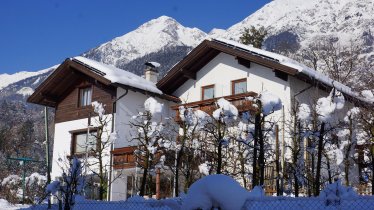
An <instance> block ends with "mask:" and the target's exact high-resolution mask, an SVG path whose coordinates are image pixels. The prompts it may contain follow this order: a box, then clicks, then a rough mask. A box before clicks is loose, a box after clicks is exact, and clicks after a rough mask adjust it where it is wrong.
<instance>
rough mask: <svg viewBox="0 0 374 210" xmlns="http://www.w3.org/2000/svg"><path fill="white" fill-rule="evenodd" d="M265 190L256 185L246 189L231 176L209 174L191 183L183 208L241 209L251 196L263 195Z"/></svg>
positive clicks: (185, 209) (184, 209) (192, 209)
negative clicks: (251, 189) (249, 189)
mask: <svg viewBox="0 0 374 210" xmlns="http://www.w3.org/2000/svg"><path fill="white" fill-rule="evenodd" d="M262 196H264V191H263V189H262V188H261V187H255V188H254V190H253V191H252V192H249V191H247V190H246V189H244V188H243V187H242V186H240V184H239V183H238V182H237V181H235V180H234V179H233V178H231V177H229V176H225V175H222V174H216V175H209V176H206V177H204V178H202V179H199V180H198V181H196V182H195V183H194V184H192V185H191V187H190V189H189V190H188V193H187V195H186V197H185V198H184V200H183V206H182V209H183V210H195V209H211V208H212V207H215V208H220V209H222V210H240V209H242V207H243V205H244V203H245V201H246V200H247V199H248V198H251V197H262Z"/></svg>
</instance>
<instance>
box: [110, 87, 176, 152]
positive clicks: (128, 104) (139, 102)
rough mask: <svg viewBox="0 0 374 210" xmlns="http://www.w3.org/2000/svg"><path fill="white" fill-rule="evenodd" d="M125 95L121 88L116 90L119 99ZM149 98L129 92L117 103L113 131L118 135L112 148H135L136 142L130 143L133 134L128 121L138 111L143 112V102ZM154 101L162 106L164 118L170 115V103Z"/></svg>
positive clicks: (138, 93) (160, 100) (159, 100)
mask: <svg viewBox="0 0 374 210" xmlns="http://www.w3.org/2000/svg"><path fill="white" fill-rule="evenodd" d="M124 93H125V90H124V89H122V88H117V96H118V97H120V96H121V95H123V94H124ZM149 97H150V96H148V95H145V94H142V93H140V92H134V91H132V90H129V92H128V93H127V95H126V96H124V97H123V98H121V99H120V100H119V101H117V105H116V106H117V108H116V115H115V124H114V125H115V130H116V131H117V133H118V139H117V141H116V142H115V144H114V148H121V147H127V146H135V145H137V142H135V141H132V140H131V139H132V138H133V135H132V134H135V132H134V131H133V130H132V129H131V127H130V125H129V120H130V119H131V117H132V116H134V115H137V114H138V112H139V111H141V112H142V111H144V102H145V100H147V99H148V98H149ZM155 99H156V100H157V101H158V102H159V103H162V104H164V117H168V116H170V115H171V114H172V112H171V111H170V106H171V104H172V102H169V101H166V100H163V99H160V98H158V97H155Z"/></svg>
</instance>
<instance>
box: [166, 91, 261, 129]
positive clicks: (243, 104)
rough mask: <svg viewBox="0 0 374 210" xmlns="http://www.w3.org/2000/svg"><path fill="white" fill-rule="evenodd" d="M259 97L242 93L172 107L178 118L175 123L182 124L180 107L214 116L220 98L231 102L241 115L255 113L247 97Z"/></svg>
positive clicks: (251, 93)
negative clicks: (247, 112) (248, 112)
mask: <svg viewBox="0 0 374 210" xmlns="http://www.w3.org/2000/svg"><path fill="white" fill-rule="evenodd" d="M255 96H257V93H255V92H247V93H241V94H237V95H230V96H224V97H219V98H212V99H207V100H202V101H195V102H191V103H186V104H178V105H175V106H172V107H171V108H172V109H173V110H175V111H176V117H175V121H176V122H180V117H179V107H180V106H184V107H186V108H192V109H194V110H201V111H204V112H206V113H207V114H209V115H212V114H213V111H214V110H216V109H217V108H218V107H217V105H216V102H217V100H218V99H220V98H224V99H226V100H228V101H229V102H231V103H232V104H233V105H234V106H235V107H236V108H237V109H238V111H239V113H242V112H246V111H255V109H254V107H253V106H252V102H251V101H249V100H247V99H246V97H255Z"/></svg>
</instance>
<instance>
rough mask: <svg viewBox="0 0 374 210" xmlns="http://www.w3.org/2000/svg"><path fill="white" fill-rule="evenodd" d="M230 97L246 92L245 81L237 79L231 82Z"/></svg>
mask: <svg viewBox="0 0 374 210" xmlns="http://www.w3.org/2000/svg"><path fill="white" fill-rule="evenodd" d="M231 90H232V95H236V94H240V93H245V92H247V79H246V78H244V79H238V80H234V81H232V82H231Z"/></svg>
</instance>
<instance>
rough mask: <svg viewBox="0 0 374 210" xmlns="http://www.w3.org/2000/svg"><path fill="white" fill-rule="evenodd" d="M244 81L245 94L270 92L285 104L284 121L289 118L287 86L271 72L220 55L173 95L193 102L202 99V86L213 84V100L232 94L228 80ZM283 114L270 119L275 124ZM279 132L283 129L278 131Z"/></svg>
mask: <svg viewBox="0 0 374 210" xmlns="http://www.w3.org/2000/svg"><path fill="white" fill-rule="evenodd" d="M243 78H247V91H253V92H256V93H261V92H262V91H265V90H266V91H269V92H271V93H272V94H274V95H277V96H278V97H279V98H280V99H281V100H282V103H283V105H284V109H285V113H286V115H285V118H286V120H287V119H288V115H287V110H289V109H290V86H289V82H288V81H284V80H282V79H280V78H278V77H275V74H274V72H273V70H272V69H269V68H267V67H264V66H261V65H258V64H256V63H251V67H250V68H247V67H245V66H243V65H240V64H238V62H237V60H236V59H235V57H234V56H231V55H228V54H225V53H220V54H219V55H218V56H216V57H215V58H214V59H213V60H211V61H210V62H209V63H208V64H207V65H205V66H204V67H203V68H202V69H201V70H200V71H198V72H197V75H196V80H192V79H189V80H188V81H187V82H185V83H184V84H183V85H182V86H181V87H180V88H178V89H177V90H176V91H175V92H174V93H173V95H175V96H177V97H180V99H181V100H182V101H183V102H194V101H200V100H201V87H202V86H206V85H212V84H214V85H215V97H222V96H227V95H231V93H232V90H231V81H233V80H237V79H243ZM282 116H283V115H282V111H277V112H276V113H274V114H272V115H271V116H269V117H272V118H273V119H274V120H276V121H280V120H282ZM280 126H281V125H280ZM280 129H282V128H280Z"/></svg>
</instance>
